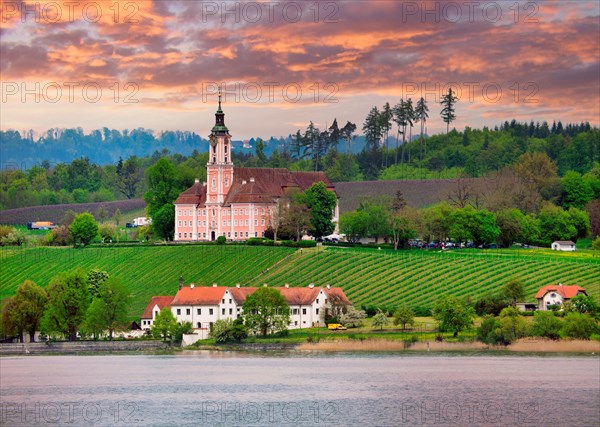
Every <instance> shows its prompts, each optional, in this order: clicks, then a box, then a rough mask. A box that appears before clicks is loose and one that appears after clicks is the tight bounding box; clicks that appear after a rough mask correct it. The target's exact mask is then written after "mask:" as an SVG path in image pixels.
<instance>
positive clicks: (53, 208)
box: [0, 199, 146, 225]
mask: <svg viewBox="0 0 600 427" xmlns="http://www.w3.org/2000/svg"><path fill="white" fill-rule="evenodd" d="M102 205H103V206H104V207H105V208H106V211H107V212H108V216H109V217H112V215H113V214H114V213H115V210H117V209H119V210H120V211H121V213H122V214H126V213H127V212H132V211H139V210H141V209H144V208H145V207H146V202H145V201H144V199H127V200H116V201H113V202H95V203H69V204H62V205H45V206H30V207H27V208H17V209H7V210H4V211H0V224H8V225H26V224H27V223H28V222H33V221H52V222H54V223H56V224H58V223H59V222H60V221H61V220H62V219H63V217H64V215H65V212H66V211H69V210H71V211H73V212H75V213H82V212H91V213H92V214H93V213H94V212H96V210H98V208H99V207H100V206H102Z"/></svg>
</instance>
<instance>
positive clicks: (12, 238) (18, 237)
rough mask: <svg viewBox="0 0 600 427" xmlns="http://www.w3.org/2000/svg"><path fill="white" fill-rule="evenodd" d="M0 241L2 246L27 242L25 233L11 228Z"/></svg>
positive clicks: (19, 244)
mask: <svg viewBox="0 0 600 427" xmlns="http://www.w3.org/2000/svg"><path fill="white" fill-rule="evenodd" d="M0 241H1V242H2V245H4V246H21V245H22V244H23V243H27V235H26V234H25V233H24V232H22V231H20V230H16V229H13V231H12V232H11V233H9V234H8V236H6V237H3V238H2V239H1V240H0Z"/></svg>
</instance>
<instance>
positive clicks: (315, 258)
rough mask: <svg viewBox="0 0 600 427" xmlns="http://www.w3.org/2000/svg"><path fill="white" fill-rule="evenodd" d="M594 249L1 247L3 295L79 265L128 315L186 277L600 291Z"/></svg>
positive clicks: (397, 295)
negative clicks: (106, 279) (97, 276)
mask: <svg viewBox="0 0 600 427" xmlns="http://www.w3.org/2000/svg"><path fill="white" fill-rule="evenodd" d="M593 254H594V253H593V252H591V251H581V252H577V253H569V254H566V253H565V254H557V253H551V252H545V251H534V250H523V251H516V250H504V251H500V250H489V251H479V250H471V251H467V250H456V251H446V252H441V251H419V250H414V251H398V252H394V251H387V250H373V249H347V248H335V247H321V248H314V249H306V248H305V249H303V250H302V252H300V251H299V250H295V249H292V248H284V247H261V246H235V245H225V246H213V245H177V246H154V247H152V246H139V247H105V248H103V247H88V248H84V249H72V248H52V247H37V248H27V249H13V248H2V251H0V262H1V266H0V298H4V297H6V296H8V295H12V294H13V293H14V291H15V289H16V287H17V286H18V285H19V283H21V282H23V281H24V280H25V279H30V280H33V281H34V282H36V283H38V284H39V285H41V286H46V285H47V284H48V281H49V280H50V278H51V277H53V276H54V275H56V274H58V273H59V272H61V271H65V270H69V269H72V268H75V267H81V268H83V269H84V270H86V271H87V270H89V269H91V268H94V267H96V268H99V269H102V270H106V271H108V272H109V274H110V275H111V276H115V277H118V278H120V279H121V280H122V281H123V283H124V284H125V285H126V286H127V287H128V288H129V289H130V290H131V294H132V296H133V304H132V306H131V311H130V314H131V317H132V318H135V317H139V316H140V315H141V313H142V311H143V309H144V307H145V306H146V304H147V302H148V300H149V299H150V297H151V296H153V295H174V294H175V292H176V291H177V287H178V282H179V277H180V275H181V276H183V278H184V280H185V283H186V284H189V283H195V284H196V285H211V284H212V283H218V284H219V285H222V286H234V285H235V284H236V283H240V284H241V285H242V286H260V285H262V284H264V283H268V284H269V285H273V286H283V285H284V284H285V283H289V284H290V285H291V286H307V285H308V284H309V283H315V285H327V284H329V285H331V286H340V287H342V288H343V289H344V290H345V291H346V294H347V295H348V297H349V298H350V300H351V301H352V302H353V303H354V304H355V305H358V306H360V305H362V304H368V305H371V304H373V305H385V306H391V305H396V304H399V303H400V302H406V303H408V304H409V305H410V306H413V307H417V306H430V305H431V304H432V303H433V302H434V301H435V300H436V299H437V298H439V297H441V296H443V295H446V294H453V295H456V296H462V297H467V296H469V297H472V298H475V299H476V298H478V297H480V296H482V295H484V294H486V293H490V292H494V291H495V290H497V289H498V288H499V287H500V286H502V285H503V284H504V283H506V281H508V280H510V279H513V278H514V279H518V280H521V281H522V282H523V283H524V284H525V289H526V292H527V301H533V300H534V295H535V292H536V291H537V289H538V288H539V287H541V286H542V285H546V284H552V283H559V282H561V283H563V284H571V285H580V286H582V287H584V288H585V289H586V290H587V291H588V293H589V294H591V295H593V296H595V297H597V298H598V297H600V258H599V257H594V256H593Z"/></svg>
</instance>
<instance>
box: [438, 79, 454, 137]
mask: <svg viewBox="0 0 600 427" xmlns="http://www.w3.org/2000/svg"><path fill="white" fill-rule="evenodd" d="M457 101H458V98H457V97H456V96H455V95H454V93H453V92H452V88H448V93H447V94H446V95H444V96H443V98H442V102H441V103H440V104H442V106H443V108H442V111H441V112H440V115H441V116H442V119H443V120H444V123H446V139H448V132H449V131H450V123H452V122H453V121H454V120H456V114H455V113H456V108H455V105H456V102H457Z"/></svg>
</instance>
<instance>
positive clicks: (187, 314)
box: [142, 284, 352, 329]
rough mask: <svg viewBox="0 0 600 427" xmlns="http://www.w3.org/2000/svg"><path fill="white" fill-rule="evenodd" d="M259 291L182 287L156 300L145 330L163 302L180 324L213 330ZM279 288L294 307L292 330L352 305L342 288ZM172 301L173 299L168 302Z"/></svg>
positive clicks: (238, 312) (146, 315)
mask: <svg viewBox="0 0 600 427" xmlns="http://www.w3.org/2000/svg"><path fill="white" fill-rule="evenodd" d="M256 289H257V288H250V287H248V288H246V287H244V288H242V287H240V285H239V284H238V285H236V286H234V287H226V286H217V285H213V286H195V285H194V284H190V285H189V286H182V287H180V288H179V291H178V292H177V294H176V295H175V296H174V297H152V299H151V300H150V302H149V303H148V306H147V307H146V310H144V314H143V317H142V329H150V326H152V322H153V321H154V319H155V318H156V316H157V315H158V313H159V312H160V309H157V307H158V305H159V303H162V304H163V307H170V308H171V311H172V312H173V315H174V316H175V318H176V319H177V322H179V323H181V322H191V324H192V326H193V327H194V329H210V327H211V325H212V324H213V323H214V322H216V321H217V320H219V319H237V318H238V317H239V316H241V315H242V314H243V311H242V306H243V304H244V301H245V300H246V297H247V296H248V295H250V294H252V293H253V292H254V291H255V290H256ZM274 289H277V290H278V291H279V292H281V294H282V295H283V297H284V298H285V300H286V302H287V303H288V305H289V306H290V324H289V325H288V328H289V329H300V328H309V327H312V326H314V325H316V324H319V323H321V315H322V314H323V310H331V309H341V308H343V307H348V306H350V305H352V303H351V302H350V301H349V300H348V298H347V297H346V294H344V291H343V290H342V289H341V288H332V287H330V286H325V287H321V286H314V285H313V284H311V285H309V286H308V287H306V288H299V287H294V288H291V287H289V286H288V285H286V286H285V287H281V288H274ZM168 298H170V299H171V300H168Z"/></svg>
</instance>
